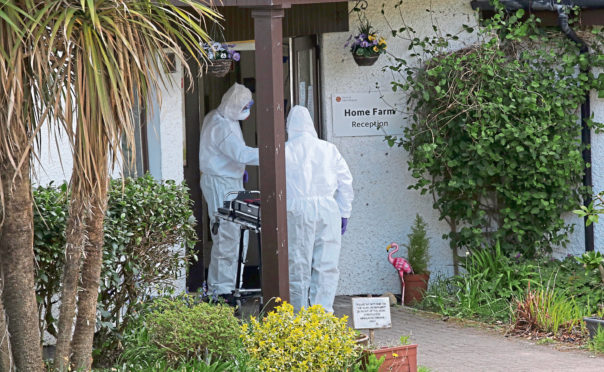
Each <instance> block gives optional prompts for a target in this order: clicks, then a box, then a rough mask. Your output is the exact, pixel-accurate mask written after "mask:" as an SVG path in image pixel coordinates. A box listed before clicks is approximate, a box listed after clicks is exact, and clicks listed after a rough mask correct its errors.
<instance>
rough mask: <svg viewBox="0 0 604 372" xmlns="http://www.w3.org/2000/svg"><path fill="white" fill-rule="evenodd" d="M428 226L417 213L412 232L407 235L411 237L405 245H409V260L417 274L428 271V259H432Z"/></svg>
mask: <svg viewBox="0 0 604 372" xmlns="http://www.w3.org/2000/svg"><path fill="white" fill-rule="evenodd" d="M426 226H427V224H426V223H425V222H424V220H423V219H422V218H421V216H420V215H419V214H417V215H416V216H415V221H414V222H413V226H411V233H410V234H409V235H407V237H408V238H409V244H406V245H405V247H407V260H408V261H409V265H411V268H412V269H413V273H415V274H424V273H427V272H428V261H429V260H430V255H429V252H428V248H429V246H428V243H429V242H430V239H429V238H428V237H427V236H426Z"/></svg>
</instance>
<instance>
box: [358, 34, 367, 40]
mask: <svg viewBox="0 0 604 372" xmlns="http://www.w3.org/2000/svg"><path fill="white" fill-rule="evenodd" d="M359 39H361V40H365V39H367V35H365V34H360V35H359Z"/></svg>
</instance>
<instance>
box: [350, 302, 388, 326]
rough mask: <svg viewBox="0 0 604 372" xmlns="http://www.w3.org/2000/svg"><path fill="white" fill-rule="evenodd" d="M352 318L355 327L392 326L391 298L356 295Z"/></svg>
mask: <svg viewBox="0 0 604 372" xmlns="http://www.w3.org/2000/svg"><path fill="white" fill-rule="evenodd" d="M352 320H353V322H354V328H355V329H373V328H390V327H392V323H391V321H390V299H389V298H388V297H354V298H353V299H352Z"/></svg>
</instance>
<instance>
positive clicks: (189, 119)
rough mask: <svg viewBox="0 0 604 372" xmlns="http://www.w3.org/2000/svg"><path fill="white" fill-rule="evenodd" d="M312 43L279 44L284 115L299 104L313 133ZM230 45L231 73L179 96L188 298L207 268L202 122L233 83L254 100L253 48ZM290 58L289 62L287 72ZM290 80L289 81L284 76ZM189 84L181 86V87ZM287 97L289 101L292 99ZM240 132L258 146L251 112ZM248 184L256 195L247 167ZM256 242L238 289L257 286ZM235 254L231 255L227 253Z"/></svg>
mask: <svg viewBox="0 0 604 372" xmlns="http://www.w3.org/2000/svg"><path fill="white" fill-rule="evenodd" d="M316 42H317V38H316V37H301V38H294V39H285V40H284V42H283V46H284V48H283V56H284V57H283V63H284V66H283V70H284V79H283V80H284V87H283V89H284V97H285V98H284V99H285V102H284V107H285V108H286V110H285V112H286V115H287V113H289V109H290V108H291V107H292V103H293V104H294V105H295V104H302V105H304V106H306V107H308V108H309V110H311V115H313V119H314V121H315V126H316V127H317V132H318V133H319V136H321V131H320V127H321V125H320V123H321V121H320V112H321V110H320V106H319V105H320V102H321V101H320V97H319V94H318V93H319V92H320V85H319V80H318V79H319V71H318V67H319V66H318V53H317V44H316ZM232 44H236V47H235V49H237V50H238V51H239V52H240V54H241V59H240V61H239V62H238V63H235V64H234V65H233V70H232V71H231V72H230V73H229V74H227V75H226V76H225V77H222V78H217V77H213V76H208V75H204V76H203V77H201V78H199V77H197V78H195V79H194V85H193V88H192V89H190V90H187V91H186V92H185V121H186V133H185V146H186V147H185V159H186V161H185V165H184V176H185V180H186V182H187V185H188V187H189V188H190V193H191V198H192V199H193V200H194V208H195V210H194V215H195V218H196V219H197V221H198V225H197V228H196V231H197V236H198V242H197V244H196V245H195V247H190V250H191V253H194V254H195V255H196V256H197V260H196V261H193V262H191V264H190V266H189V272H188V274H187V289H188V290H189V291H190V292H194V291H198V290H200V289H201V287H202V285H203V282H204V281H205V278H206V277H207V269H208V265H209V257H210V252H211V249H212V237H211V234H210V217H209V216H208V211H207V206H206V203H205V200H204V199H203V195H202V193H201V188H200V186H199V181H200V178H201V175H200V171H199V158H198V156H199V136H200V132H201V126H202V123H203V118H204V116H205V115H206V114H207V113H209V112H210V111H211V110H213V109H215V108H216V107H218V105H219V104H220V101H221V99H222V95H223V94H224V93H225V92H226V91H227V90H228V89H229V88H230V87H231V85H233V83H235V82H238V83H240V84H243V85H245V86H246V87H248V88H249V89H250V90H251V91H252V97H253V98H254V100H255V99H256V92H255V85H256V84H255V71H256V68H255V59H254V58H255V52H254V44H253V42H246V43H232ZM290 52H291V53H292V56H294V58H293V61H291V62H292V65H291V66H290ZM290 74H291V75H293V76H290ZM188 83H189V81H185V87H187V86H188V85H187V84H188ZM292 95H293V99H292ZM241 131H242V133H243V137H244V139H245V142H246V144H247V145H248V146H251V147H257V146H258V136H257V131H256V107H255V106H253V107H252V110H251V114H250V117H249V118H248V119H247V120H245V121H243V122H241ZM247 171H248V174H249V181H248V183H246V184H245V188H246V189H247V190H259V189H260V184H259V172H258V167H254V166H248V167H247ZM257 244H258V242H257V239H255V237H253V236H250V238H249V246H248V254H247V259H246V269H245V271H244V280H243V283H244V287H257V286H258V285H259V282H260V277H259V272H258V270H257V267H258V264H259V262H258V259H259V258H258V248H259V247H258V245H257ZM233 254H237V252H233Z"/></svg>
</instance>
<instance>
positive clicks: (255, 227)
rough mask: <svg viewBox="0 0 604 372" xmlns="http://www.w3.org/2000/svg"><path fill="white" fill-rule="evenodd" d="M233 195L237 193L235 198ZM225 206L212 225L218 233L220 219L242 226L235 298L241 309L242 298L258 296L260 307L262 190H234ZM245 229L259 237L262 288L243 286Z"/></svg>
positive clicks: (226, 200)
mask: <svg viewBox="0 0 604 372" xmlns="http://www.w3.org/2000/svg"><path fill="white" fill-rule="evenodd" d="M232 195H237V196H236V197H235V198H234V199H231V198H232ZM224 199H225V202H224V205H223V208H218V212H217V213H216V214H215V216H214V217H216V222H215V223H214V225H213V226H212V232H213V233H214V234H216V233H217V232H218V227H219V224H220V221H221V220H222V221H229V222H232V223H235V224H237V225H239V226H240V228H241V234H240V238H239V254H238V259H237V263H238V265H237V279H236V281H235V290H234V291H233V298H234V300H235V303H236V305H237V307H238V308H239V309H241V300H242V298H246V299H248V298H258V297H259V303H260V308H262V305H263V299H262V275H261V274H262V249H261V239H260V231H261V223H260V191H233V192H229V193H228V194H226V195H225V197H224ZM245 231H249V232H250V234H251V233H252V232H253V233H255V234H256V237H257V239H258V260H259V262H258V274H259V278H260V282H259V283H260V288H246V289H244V288H243V271H244V270H245V262H246V261H245V257H244V255H243V253H244V252H243V247H244V236H245Z"/></svg>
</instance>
